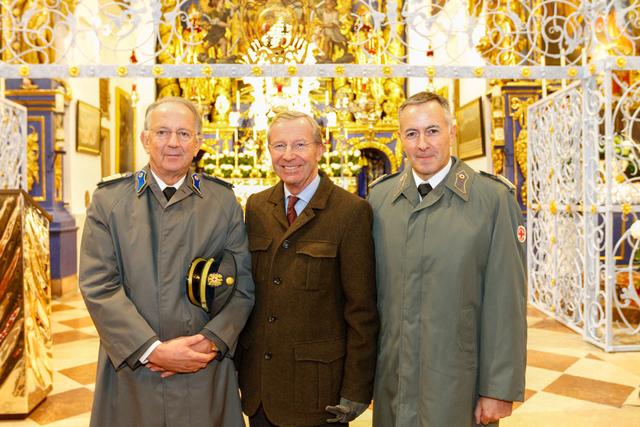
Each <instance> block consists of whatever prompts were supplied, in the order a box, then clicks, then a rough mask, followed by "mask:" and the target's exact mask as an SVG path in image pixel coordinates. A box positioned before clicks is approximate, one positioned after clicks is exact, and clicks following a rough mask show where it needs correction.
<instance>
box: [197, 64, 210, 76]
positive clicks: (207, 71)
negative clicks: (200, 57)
mask: <svg viewBox="0 0 640 427" xmlns="http://www.w3.org/2000/svg"><path fill="white" fill-rule="evenodd" d="M200 71H201V72H202V75H203V76H205V77H211V72H212V70H211V65H203V66H202V68H201V69H200Z"/></svg>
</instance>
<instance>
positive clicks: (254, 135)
mask: <svg viewBox="0 0 640 427" xmlns="http://www.w3.org/2000/svg"><path fill="white" fill-rule="evenodd" d="M253 140H254V141H256V128H253Z"/></svg>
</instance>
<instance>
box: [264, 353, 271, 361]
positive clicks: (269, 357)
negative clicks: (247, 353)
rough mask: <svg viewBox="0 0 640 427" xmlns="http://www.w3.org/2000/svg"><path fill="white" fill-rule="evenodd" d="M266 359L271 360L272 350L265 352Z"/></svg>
mask: <svg viewBox="0 0 640 427" xmlns="http://www.w3.org/2000/svg"><path fill="white" fill-rule="evenodd" d="M264 360H271V352H270V351H267V352H266V353H265V354H264Z"/></svg>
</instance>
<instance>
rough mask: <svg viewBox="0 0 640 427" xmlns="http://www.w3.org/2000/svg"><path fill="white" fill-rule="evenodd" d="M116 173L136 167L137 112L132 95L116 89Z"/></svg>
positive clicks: (131, 170) (130, 170)
mask: <svg viewBox="0 0 640 427" xmlns="http://www.w3.org/2000/svg"><path fill="white" fill-rule="evenodd" d="M115 124H116V125H115V130H116V153H115V154H116V173H125V172H133V171H134V170H135V167H136V151H135V149H136V144H135V110H134V108H133V103H132V102H131V95H130V94H128V93H127V92H125V91H124V90H122V89H121V88H119V87H116V123H115Z"/></svg>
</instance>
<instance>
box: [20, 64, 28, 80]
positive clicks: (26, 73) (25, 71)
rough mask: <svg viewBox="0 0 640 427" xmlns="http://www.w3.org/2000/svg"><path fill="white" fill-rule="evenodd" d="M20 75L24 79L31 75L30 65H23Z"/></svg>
mask: <svg viewBox="0 0 640 427" xmlns="http://www.w3.org/2000/svg"><path fill="white" fill-rule="evenodd" d="M18 73H19V74H20V75H21V76H22V77H27V76H28V75H29V66H28V65H21V66H20V68H19V70H18Z"/></svg>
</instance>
